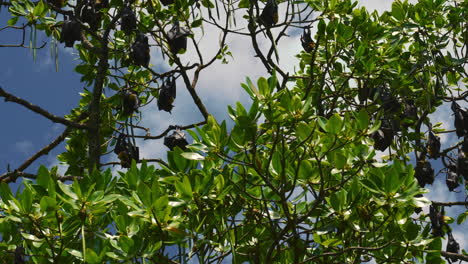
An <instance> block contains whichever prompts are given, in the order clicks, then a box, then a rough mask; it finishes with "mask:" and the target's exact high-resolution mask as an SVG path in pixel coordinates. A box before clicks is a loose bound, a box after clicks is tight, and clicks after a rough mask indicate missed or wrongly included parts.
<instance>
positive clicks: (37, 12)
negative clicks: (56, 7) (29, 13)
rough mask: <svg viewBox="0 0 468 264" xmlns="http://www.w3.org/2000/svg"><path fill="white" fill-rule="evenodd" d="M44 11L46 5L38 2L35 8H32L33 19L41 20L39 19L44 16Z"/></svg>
mask: <svg viewBox="0 0 468 264" xmlns="http://www.w3.org/2000/svg"><path fill="white" fill-rule="evenodd" d="M44 11H46V5H45V4H44V2H42V1H39V3H37V5H36V7H34V12H33V15H34V16H35V17H38V18H41V17H43V16H44V15H45V14H44Z"/></svg>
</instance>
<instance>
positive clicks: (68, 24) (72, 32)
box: [60, 17, 81, 47]
mask: <svg viewBox="0 0 468 264" xmlns="http://www.w3.org/2000/svg"><path fill="white" fill-rule="evenodd" d="M80 40H81V25H80V22H78V21H76V20H75V19H68V18H67V17H65V20H64V21H63V24H62V31H61V32H60V42H65V47H73V44H74V43H75V41H80Z"/></svg>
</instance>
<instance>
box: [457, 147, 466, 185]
mask: <svg viewBox="0 0 468 264" xmlns="http://www.w3.org/2000/svg"><path fill="white" fill-rule="evenodd" d="M457 173H458V175H462V176H463V178H464V179H465V181H468V158H467V157H466V155H465V152H463V150H462V149H461V148H459V149H458V158H457Z"/></svg>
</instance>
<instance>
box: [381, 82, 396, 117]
mask: <svg viewBox="0 0 468 264" xmlns="http://www.w3.org/2000/svg"><path fill="white" fill-rule="evenodd" d="M380 100H381V101H382V107H383V109H384V111H385V112H386V113H388V114H394V113H396V112H398V111H399V110H400V108H401V104H400V102H398V100H397V99H396V98H395V97H394V96H393V95H392V94H391V93H390V91H388V89H385V88H381V89H380Z"/></svg>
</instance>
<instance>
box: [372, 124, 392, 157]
mask: <svg viewBox="0 0 468 264" xmlns="http://www.w3.org/2000/svg"><path fill="white" fill-rule="evenodd" d="M393 136H394V132H393V129H392V126H391V124H389V122H388V121H387V120H382V125H381V126H380V128H379V130H377V131H376V132H374V133H373V134H372V135H371V137H372V138H373V139H374V148H376V149H378V150H380V151H384V150H385V149H387V148H388V147H389V146H390V145H391V144H392V141H393Z"/></svg>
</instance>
